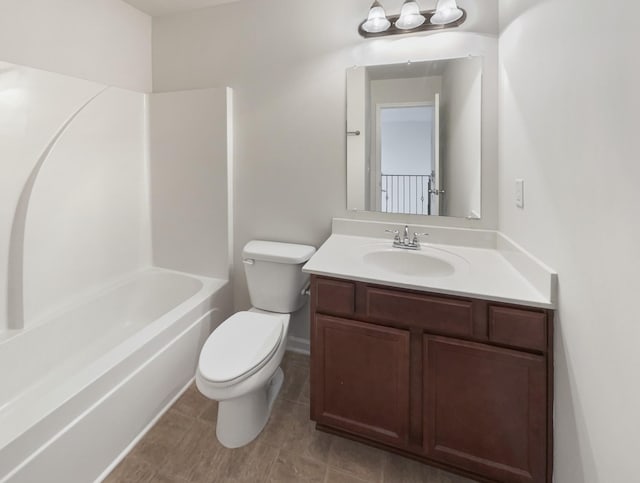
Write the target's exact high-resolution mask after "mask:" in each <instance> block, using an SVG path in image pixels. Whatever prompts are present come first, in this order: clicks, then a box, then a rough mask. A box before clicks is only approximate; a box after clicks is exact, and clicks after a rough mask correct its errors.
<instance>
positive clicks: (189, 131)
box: [149, 88, 231, 279]
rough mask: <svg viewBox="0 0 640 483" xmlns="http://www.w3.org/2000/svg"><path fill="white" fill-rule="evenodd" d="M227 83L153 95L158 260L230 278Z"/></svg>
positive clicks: (159, 263)
mask: <svg viewBox="0 0 640 483" xmlns="http://www.w3.org/2000/svg"><path fill="white" fill-rule="evenodd" d="M228 95H230V93H229V92H228V89H225V88H220V89H198V90H191V91H181V92H169V93H162V94H151V95H150V101H149V125H150V134H149V138H150V143H149V149H150V166H151V168H150V169H151V211H152V215H151V219H152V234H153V263H154V265H156V266H159V267H164V268H170V269H173V270H179V271H183V272H189V273H195V274H199V275H205V276H209V277H217V278H224V279H228V278H229V258H228V257H227V253H228V251H229V244H228V240H229V232H230V230H229V216H228V208H229V201H228V198H229V196H228V189H227V179H228V176H229V175H230V173H229V172H228V169H227V165H228V162H229V156H230V151H229V150H230V148H231V147H230V146H229V143H228V142H227V137H228V134H229V131H228V129H230V125H231V124H230V120H229V119H228V118H227V115H228V109H227V107H228V102H230V100H229V99H228Z"/></svg>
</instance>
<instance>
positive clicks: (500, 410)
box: [423, 336, 547, 482]
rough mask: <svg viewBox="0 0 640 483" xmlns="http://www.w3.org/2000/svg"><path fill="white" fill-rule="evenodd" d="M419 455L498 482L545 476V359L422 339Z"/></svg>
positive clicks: (443, 340) (468, 344)
mask: <svg viewBox="0 0 640 483" xmlns="http://www.w3.org/2000/svg"><path fill="white" fill-rule="evenodd" d="M423 344H424V351H423V357H424V361H423V364H424V373H423V374H424V376H423V377H424V378H425V379H424V381H423V382H424V384H423V390H424V401H425V407H424V411H425V414H424V446H425V447H424V450H425V455H426V456H428V457H429V458H432V459H434V460H438V461H441V462H444V463H448V464H451V465H454V466H457V467H459V468H463V469H467V470H469V471H473V472H475V473H477V474H480V475H483V476H485V477H488V478H491V479H494V480H497V481H502V482H543V481H545V477H546V445H547V432H546V418H547V414H546V413H547V409H546V408H547V386H546V361H545V359H544V357H542V356H536V355H532V354H527V353H524V352H518V351H513V350H508V349H501V348H497V347H490V346H486V345H483V344H477V343H472V342H464V341H458V340H453V339H448V338H444V337H433V336H424V340H423Z"/></svg>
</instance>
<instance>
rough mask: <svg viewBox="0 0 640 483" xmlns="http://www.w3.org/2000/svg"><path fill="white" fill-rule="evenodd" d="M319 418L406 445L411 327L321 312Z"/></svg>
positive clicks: (318, 339)
mask: <svg viewBox="0 0 640 483" xmlns="http://www.w3.org/2000/svg"><path fill="white" fill-rule="evenodd" d="M316 334H317V338H316V341H315V342H316V346H315V347H314V350H315V351H317V353H318V354H319V355H320V356H321V357H320V361H321V362H320V364H321V366H320V367H318V368H317V374H318V376H319V378H320V379H319V380H318V381H314V382H317V384H314V385H315V386H316V387H317V388H318V391H319V392H317V393H316V398H315V402H316V406H315V409H316V420H317V421H318V422H320V423H322V424H328V425H333V426H335V427H339V428H343V429H345V430H347V431H353V432H355V433H358V434H362V435H364V436H370V437H373V438H376V439H377V440H379V441H384V442H386V443H389V444H392V445H394V446H399V447H405V446H406V444H407V435H408V429H409V332H408V331H406V330H399V329H392V328H389V327H380V326H375V325H371V324H365V323H362V322H354V321H350V320H344V319H338V318H335V317H328V316H322V315H319V316H318V317H316Z"/></svg>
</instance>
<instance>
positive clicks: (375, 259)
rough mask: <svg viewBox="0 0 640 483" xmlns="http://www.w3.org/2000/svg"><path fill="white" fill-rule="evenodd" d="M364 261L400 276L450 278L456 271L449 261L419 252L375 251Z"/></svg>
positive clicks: (366, 256) (364, 258)
mask: <svg viewBox="0 0 640 483" xmlns="http://www.w3.org/2000/svg"><path fill="white" fill-rule="evenodd" d="M363 260H364V262H365V263H367V264H370V265H373V266H375V267H377V268H380V269H382V270H385V271H387V272H393V273H397V274H399V275H412V276H419V277H448V276H450V275H453V274H454V273H455V271H456V268H455V266H454V265H453V264H451V263H449V262H448V261H446V260H443V259H442V258H440V257H437V256H431V255H427V254H425V253H424V252H419V251H415V252H410V251H398V250H384V251H375V252H370V253H367V254H366V255H364V257H363Z"/></svg>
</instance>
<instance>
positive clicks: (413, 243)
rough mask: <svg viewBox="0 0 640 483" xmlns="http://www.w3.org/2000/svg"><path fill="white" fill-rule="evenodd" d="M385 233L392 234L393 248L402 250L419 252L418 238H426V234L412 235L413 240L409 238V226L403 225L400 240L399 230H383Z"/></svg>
mask: <svg viewBox="0 0 640 483" xmlns="http://www.w3.org/2000/svg"><path fill="white" fill-rule="evenodd" d="M385 232H387V233H393V235H394V237H393V246H394V247H395V248H404V249H405V250H420V240H419V238H418V237H419V236H428V235H429V234H428V233H414V234H413V239H411V238H409V226H408V225H405V226H404V230H403V236H402V238H400V230H385Z"/></svg>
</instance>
